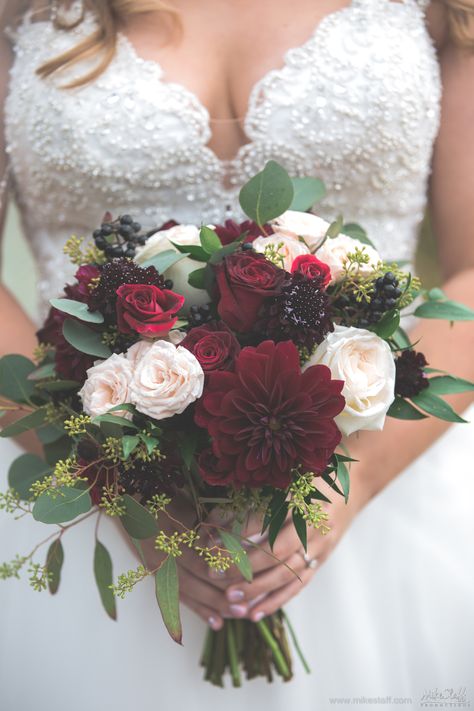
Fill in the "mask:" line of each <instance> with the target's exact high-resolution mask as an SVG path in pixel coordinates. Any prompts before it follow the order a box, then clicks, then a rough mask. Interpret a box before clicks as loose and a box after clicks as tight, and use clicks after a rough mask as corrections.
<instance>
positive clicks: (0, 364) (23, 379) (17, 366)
mask: <svg viewBox="0 0 474 711" xmlns="http://www.w3.org/2000/svg"><path fill="white" fill-rule="evenodd" d="M34 370H36V366H35V364H34V363H32V362H31V360H28V358H25V356H22V355H6V356H3V358H0V395H3V397H5V398H6V399H7V400H12V401H13V402H18V403H24V402H29V401H30V398H31V397H32V395H34V393H35V384H34V383H33V382H31V381H30V380H28V376H29V375H31V373H32V372H33V371H34Z"/></svg>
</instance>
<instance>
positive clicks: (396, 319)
mask: <svg viewBox="0 0 474 711" xmlns="http://www.w3.org/2000/svg"><path fill="white" fill-rule="evenodd" d="M399 325H400V311H399V310H398V309H392V310H391V311H387V313H385V314H384V315H383V316H382V318H381V319H380V321H379V322H378V323H377V324H376V325H375V326H374V331H375V333H376V334H377V336H379V337H380V338H383V339H385V340H386V339H388V338H390V337H391V336H393V334H394V333H395V331H396V330H397V329H398V327H399Z"/></svg>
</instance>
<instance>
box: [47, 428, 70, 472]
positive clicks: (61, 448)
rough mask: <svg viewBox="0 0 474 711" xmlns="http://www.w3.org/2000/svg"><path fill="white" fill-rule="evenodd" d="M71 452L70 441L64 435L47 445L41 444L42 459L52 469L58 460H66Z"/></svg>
mask: <svg viewBox="0 0 474 711" xmlns="http://www.w3.org/2000/svg"><path fill="white" fill-rule="evenodd" d="M71 450H72V440H71V438H70V437H68V435H64V436H63V437H61V438H60V439H57V440H55V441H54V442H50V443H49V444H44V443H43V452H44V458H45V459H46V461H47V462H48V464H50V465H51V466H52V467H54V465H55V464H56V462H57V461H58V460H59V459H67V458H68V457H69V456H70V454H71Z"/></svg>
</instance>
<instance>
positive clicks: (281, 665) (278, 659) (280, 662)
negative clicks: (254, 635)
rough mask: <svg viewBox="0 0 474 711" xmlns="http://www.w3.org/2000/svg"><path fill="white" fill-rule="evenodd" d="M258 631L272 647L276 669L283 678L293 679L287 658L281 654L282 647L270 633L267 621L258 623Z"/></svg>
mask: <svg viewBox="0 0 474 711" xmlns="http://www.w3.org/2000/svg"><path fill="white" fill-rule="evenodd" d="M256 625H257V627H258V629H259V630H260V633H261V635H262V637H263V638H264V640H265V641H266V643H267V644H268V646H269V647H270V649H271V651H272V654H273V658H274V660H275V664H276V667H277V669H278V671H279V672H280V674H281V675H282V677H283V678H284V679H285V681H286V680H288V679H291V672H290V670H289V669H288V665H287V663H286V660H285V657H284V655H283V654H282V652H281V649H280V647H279V646H278V643H277V641H276V640H275V638H274V636H273V635H272V633H271V632H270V629H269V627H268V625H267V623H266V622H265V620H260V621H259V622H257V623H256Z"/></svg>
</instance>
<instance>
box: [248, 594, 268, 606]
mask: <svg viewBox="0 0 474 711" xmlns="http://www.w3.org/2000/svg"><path fill="white" fill-rule="evenodd" d="M266 597H267V593H262V594H261V595H257V597H254V598H253V600H249V602H248V606H249V609H250V608H252V607H255V605H258V603H259V602H262V600H263V599H264V598H266Z"/></svg>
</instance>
